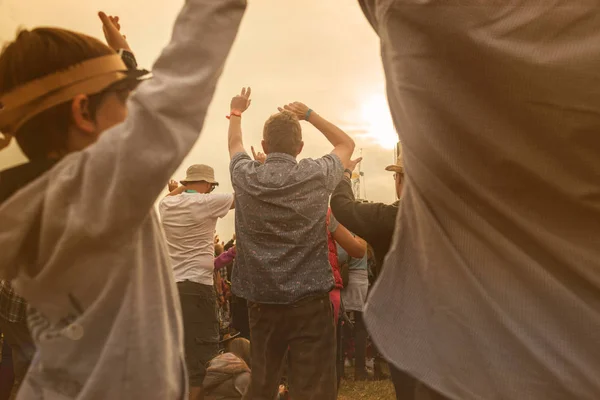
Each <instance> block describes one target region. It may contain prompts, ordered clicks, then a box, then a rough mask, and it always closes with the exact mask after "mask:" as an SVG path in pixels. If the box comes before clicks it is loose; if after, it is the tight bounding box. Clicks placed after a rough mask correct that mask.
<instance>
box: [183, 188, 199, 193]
mask: <svg viewBox="0 0 600 400" xmlns="http://www.w3.org/2000/svg"><path fill="white" fill-rule="evenodd" d="M185 192H186V193H198V192H197V191H195V190H193V189H187V190H186V191H185Z"/></svg>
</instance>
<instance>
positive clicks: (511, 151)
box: [0, 0, 600, 400]
mask: <svg viewBox="0 0 600 400" xmlns="http://www.w3.org/2000/svg"><path fill="white" fill-rule="evenodd" d="M359 3H360V5H361V7H362V9H363V11H364V13H365V15H366V16H367V19H368V20H369V22H370V23H371V25H372V26H373V28H374V29H375V31H376V32H377V33H378V35H379V37H380V38H381V47H382V58H383V63H384V67H385V71H386V79H387V81H388V88H387V90H388V98H389V102H390V107H391V112H392V116H393V118H394V123H395V125H396V127H398V130H399V135H400V138H401V139H402V148H403V151H402V153H401V154H402V155H401V157H399V158H398V160H397V162H396V163H395V164H394V165H390V166H389V167H388V168H387V170H388V171H389V172H393V179H394V182H395V188H396V194H397V197H398V199H399V200H398V201H396V202H395V203H393V204H380V203H364V202H361V201H357V200H356V199H355V198H354V194H353V191H352V183H351V178H352V173H353V170H354V168H355V167H356V165H357V164H358V163H359V162H360V161H361V159H352V155H353V152H354V148H355V144H354V141H353V139H352V138H351V137H350V136H349V135H347V134H346V133H345V132H344V131H343V130H341V129H340V128H338V127H337V126H335V125H334V124H332V123H331V122H329V121H328V120H327V119H325V118H324V117H323V116H321V115H320V114H319V113H318V112H317V111H315V110H313V109H311V108H310V107H308V106H307V105H305V104H303V103H301V102H294V103H289V104H286V105H283V106H282V107H279V108H278V110H277V112H275V113H274V114H273V115H272V116H270V117H269V118H268V119H267V121H266V122H265V124H264V128H263V140H262V143H261V145H262V146H261V147H262V151H258V152H257V151H256V150H255V149H254V148H251V153H248V152H247V148H246V147H245V146H244V141H243V135H242V120H243V116H244V115H245V113H247V112H249V111H248V110H249V107H250V104H251V90H250V88H243V89H242V90H241V92H240V93H239V94H237V95H235V96H234V97H233V98H232V100H231V103H230V104H229V115H228V119H229V130H228V151H229V156H230V170H229V175H230V179H231V183H232V186H233V193H219V192H215V189H216V188H217V187H218V185H219V183H218V181H217V180H216V179H215V171H214V170H213V168H211V167H210V166H208V165H205V164H194V165H192V166H190V167H189V168H188V169H187V171H186V176H185V178H184V179H183V180H181V181H180V182H177V181H174V180H172V176H173V174H174V172H175V170H176V169H177V168H178V166H179V165H180V164H181V163H182V161H183V159H184V158H185V156H186V155H187V154H188V152H189V151H190V149H191V147H192V146H193V145H194V143H195V142H196V140H197V138H198V136H199V134H200V132H201V130H202V126H203V123H204V119H205V116H206V113H207V108H208V106H209V104H210V102H211V99H212V96H213V93H214V91H215V87H216V84H217V81H218V79H219V76H220V74H221V71H222V70H223V65H224V63H225V60H226V58H227V55H228V53H229V51H230V48H231V46H232V43H233V41H234V39H235V37H236V35H237V31H238V27H239V24H240V21H241V19H242V16H243V14H244V10H245V8H246V3H245V1H240V0H187V1H186V3H185V5H184V7H183V10H182V11H181V13H180V15H179V17H178V18H177V21H176V23H175V28H174V30H173V37H172V39H171V42H170V44H169V45H168V46H167V47H166V48H165V49H164V50H163V52H162V53H161V55H160V57H159V58H158V60H157V61H156V63H155V64H154V67H153V69H152V74H153V77H152V79H149V80H146V79H145V77H146V76H147V75H148V71H145V70H142V69H139V68H138V66H137V62H136V59H135V55H134V52H133V50H132V49H131V48H130V47H129V44H128V43H127V40H126V39H125V37H124V36H123V35H122V34H121V32H120V21H119V18H118V17H113V16H108V15H106V14H105V13H100V14H99V16H100V19H101V22H102V27H103V31H104V34H105V37H106V41H107V44H104V43H102V42H101V41H99V40H97V39H94V38H91V37H89V36H86V35H83V34H80V33H76V32H72V31H67V30H62V29H58V28H37V29H34V30H31V31H28V30H23V31H21V32H19V34H18V35H17V37H16V39H15V40H14V41H13V42H11V43H9V44H8V45H7V46H6V47H5V48H4V49H3V51H2V53H1V54H0V132H2V135H3V137H2V139H1V140H2V141H1V142H0V147H5V146H7V145H8V144H9V143H10V141H11V140H12V138H13V137H14V138H15V139H16V142H17V143H18V145H19V147H20V148H21V150H22V151H23V153H24V154H25V156H26V157H27V158H28V159H29V162H28V163H26V164H23V165H20V166H17V167H13V168H10V169H7V170H5V171H2V172H1V173H0V227H1V230H0V248H1V249H2V250H1V253H0V277H1V278H2V281H1V282H0V330H1V331H2V334H3V337H4V341H3V350H2V364H1V365H0V384H1V385H2V386H1V387H0V396H4V397H5V398H6V397H7V396H9V392H10V387H11V386H12V382H13V381H15V380H16V381H17V382H19V384H20V387H19V391H18V395H17V398H18V399H19V400H26V399H27V400H28V399H57V400H58V399H81V400H83V399H138V398H139V399H141V398H144V399H184V398H186V399H189V400H202V399H207V400H209V399H219V400H221V399H222V400H225V399H229V400H232V399H242V398H243V399H247V400H273V399H275V398H276V397H278V396H279V398H291V399H293V400H310V399H314V400H328V399H330V400H333V399H336V398H337V393H338V388H339V385H340V378H341V376H342V375H343V370H344V359H345V356H346V353H347V352H346V349H347V346H346V345H345V343H346V342H347V340H344V335H343V332H344V329H345V328H348V327H352V329H351V331H350V335H347V336H351V337H352V341H353V343H354V345H353V349H354V351H353V353H354V359H355V360H354V365H355V379H358V380H361V379H362V380H364V379H369V378H370V376H369V374H368V373H367V369H366V365H365V364H366V363H365V359H366V349H367V342H368V336H371V339H372V341H373V342H374V344H375V346H374V350H373V351H374V353H376V354H377V357H376V358H377V362H376V365H375V367H376V368H375V375H378V374H379V375H380V376H381V375H383V372H382V370H383V369H384V368H382V367H381V365H382V364H383V363H384V360H385V361H386V363H387V364H389V371H390V375H391V380H392V382H393V384H394V388H395V392H396V397H397V399H402V400H410V399H415V400H426V399H431V400H435V399H440V400H443V399H461V400H462V399H467V400H469V399H473V400H474V399H516V398H524V399H575V398H577V399H595V398H598V397H599V396H600V384H599V381H598V379H597V377H596V371H597V370H598V367H600V364H599V363H600V361H599V360H600V357H599V354H598V350H597V346H596V342H597V341H596V339H595V332H597V330H598V328H600V312H599V310H600V296H598V293H599V290H598V288H599V287H600V283H599V282H600V265H599V264H598V263H599V260H600V253H599V252H600V241H599V240H598V231H599V230H600V211H599V210H600V206H599V204H600V203H599V199H600V191H599V190H598V185H597V180H598V177H600V164H599V163H598V160H599V159H600V158H599V157H598V156H599V155H600V141H599V140H598V135H597V134H596V133H595V129H596V128H597V127H598V121H597V117H596V114H597V107H598V106H597V104H598V103H597V100H598V99H597V98H596V95H597V94H596V92H597V91H596V90H595V89H590V85H589V81H590V80H592V81H593V79H594V78H595V75H594V74H595V72H593V71H596V70H597V67H598V66H599V65H598V61H597V57H593V56H594V55H595V54H596V51H595V46H594V45H589V44H588V43H591V42H587V41H586V40H588V39H589V40H592V39H594V38H596V37H597V36H598V33H597V32H598V30H597V29H595V27H597V25H598V22H600V13H599V12H597V11H594V10H591V9H590V8H589V7H585V6H584V5H583V4H582V5H581V6H580V7H570V8H568V12H566V11H567V10H566V9H565V8H563V7H559V6H556V5H555V4H552V2H548V3H547V4H543V5H542V4H536V5H535V6H534V5H526V6H522V5H520V4H512V3H511V4H508V3H507V4H503V5H500V4H498V5H494V6H487V7H482V6H478V7H469V6H468V5H466V4H463V3H464V2H462V1H459V0H456V1H454V0H448V1H446V2H444V4H443V5H442V6H439V4H437V3H436V2H425V3H433V4H422V3H424V2H406V1H397V2H381V1H376V0H360V1H359ZM417 3H418V4H417ZM450 3H452V4H451V5H452V7H449V6H448V4H450ZM575 23H576V24H577V29H576V32H575V31H574V30H575V29H574V28H573V26H574V25H573V24H575ZM571 28H573V29H571ZM558 31H560V32H562V35H563V36H561V39H560V40H558V39H556V36H555V35H556V34H557V33H556V32H558ZM548 32H552V33H551V34H550V33H548ZM476 53H478V55H477V56H473V54H476ZM465 60H467V61H468V62H465ZM303 123H306V124H310V125H312V126H313V127H314V128H316V130H318V131H319V132H321V134H322V135H323V136H324V137H325V138H326V139H327V140H328V141H329V143H330V144H331V148H332V150H331V152H330V153H328V154H325V155H323V156H322V157H320V158H317V159H308V158H304V159H299V156H300V155H301V153H302V150H303V146H304V141H303V135H302V124H303ZM558 158H560V159H561V160H562V162H561V163H558V162H555V160H556V159H558ZM166 182H168V189H169V193H168V194H167V195H166V196H165V197H164V198H162V199H161V200H160V202H159V206H158V211H159V212H158V214H157V213H156V212H155V210H154V204H155V202H156V199H157V197H158V196H159V195H160V194H161V192H162V191H163V190H164V185H165V183H166ZM234 209H235V237H234V238H233V239H232V240H231V241H230V242H228V243H227V244H224V243H220V241H219V240H218V239H217V238H215V229H216V226H217V221H218V219H219V218H223V217H224V216H225V215H227V214H228V213H229V212H230V211H231V210H234ZM159 215H160V217H159ZM370 260H371V262H370ZM371 283H372V285H371ZM225 315H227V317H225ZM224 319H230V321H228V323H227V324H224V323H223V321H224ZM344 327H345V328H344ZM9 365H10V368H8V366H9Z"/></svg>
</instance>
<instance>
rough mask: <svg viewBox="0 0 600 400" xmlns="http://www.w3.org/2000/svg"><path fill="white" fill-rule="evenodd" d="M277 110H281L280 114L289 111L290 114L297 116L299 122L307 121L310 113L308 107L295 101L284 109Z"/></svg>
mask: <svg viewBox="0 0 600 400" xmlns="http://www.w3.org/2000/svg"><path fill="white" fill-rule="evenodd" d="M277 109H278V110H279V112H282V111H283V110H286V111H289V112H291V113H293V114H295V115H296V117H298V119H299V120H306V117H307V115H306V114H307V113H308V110H309V108H308V106H306V105H305V104H303V103H300V102H299V101H295V102H293V103H290V104H288V105H286V106H283V108H281V107H278V108H277Z"/></svg>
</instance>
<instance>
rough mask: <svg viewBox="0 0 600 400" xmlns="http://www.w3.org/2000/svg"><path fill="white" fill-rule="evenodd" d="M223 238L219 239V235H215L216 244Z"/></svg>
mask: <svg viewBox="0 0 600 400" xmlns="http://www.w3.org/2000/svg"><path fill="white" fill-rule="evenodd" d="M220 241H221V240H219V235H215V245H217V244H219V242H220Z"/></svg>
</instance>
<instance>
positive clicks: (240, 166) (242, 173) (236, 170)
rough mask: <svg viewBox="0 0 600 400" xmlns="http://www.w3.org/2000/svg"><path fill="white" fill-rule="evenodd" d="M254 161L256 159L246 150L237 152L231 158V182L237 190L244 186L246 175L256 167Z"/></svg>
mask: <svg viewBox="0 0 600 400" xmlns="http://www.w3.org/2000/svg"><path fill="white" fill-rule="evenodd" d="M254 163H255V161H254V160H252V158H250V156H249V155H248V153H246V152H240V153H237V154H235V155H234V156H233V158H232V159H231V163H230V164H229V172H230V174H231V184H232V185H233V189H234V190H235V191H236V192H237V191H238V189H239V188H243V187H244V182H246V176H247V175H248V173H249V172H250V171H251V170H252V169H253V168H254Z"/></svg>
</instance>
